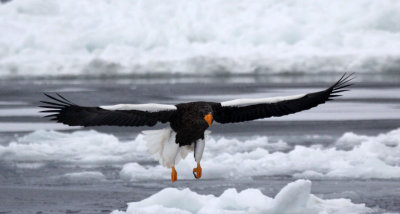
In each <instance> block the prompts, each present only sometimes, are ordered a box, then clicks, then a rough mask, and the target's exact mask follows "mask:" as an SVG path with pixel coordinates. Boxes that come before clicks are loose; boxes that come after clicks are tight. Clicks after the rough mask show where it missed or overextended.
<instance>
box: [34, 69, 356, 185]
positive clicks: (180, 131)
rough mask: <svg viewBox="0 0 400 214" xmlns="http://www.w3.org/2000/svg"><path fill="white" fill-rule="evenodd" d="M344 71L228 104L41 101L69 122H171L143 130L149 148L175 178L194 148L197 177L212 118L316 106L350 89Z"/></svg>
mask: <svg viewBox="0 0 400 214" xmlns="http://www.w3.org/2000/svg"><path fill="white" fill-rule="evenodd" d="M351 76H352V75H351V74H350V75H346V74H344V75H343V76H342V77H341V78H340V79H339V80H338V81H337V82H336V83H335V84H333V85H332V86H331V87H329V88H327V89H325V90H323V91H318V92H314V93H309V94H299V95H294V96H284V97H270V98H258V99H236V100H231V101H226V102H221V103H217V102H204V101H199V102H190V103H180V104H177V105H163V104H153V103H150V104H118V105H111V106H98V107H85V106H79V105H76V104H74V103H72V102H70V101H69V100H67V99H66V98H64V97H63V96H61V95H59V94H57V95H58V97H56V96H51V95H48V94H45V95H46V96H47V97H48V98H50V99H51V101H41V102H42V103H44V104H45V105H44V106H40V107H43V108H46V110H43V111H42V112H45V113H50V114H49V115H47V116H45V117H50V118H52V120H55V121H57V122H60V123H63V124H67V125H70V126H85V127H86V126H103V125H108V126H154V125H155V124H156V123H158V122H161V123H169V124H170V127H169V128H166V129H162V130H155V131H154V130H153V131H145V132H144V134H145V138H147V141H148V147H149V151H150V152H151V153H153V154H154V155H155V156H156V158H157V159H158V160H159V161H160V163H161V164H162V165H164V166H166V167H169V168H171V170H172V171H171V181H172V182H175V181H176V180H177V177H178V176H177V172H176V170H175V167H174V166H175V164H176V163H177V161H179V160H180V158H184V157H186V155H187V152H188V151H189V150H194V158H195V160H196V162H197V167H196V168H194V169H193V175H194V177H195V178H197V179H199V178H200V177H201V173H202V169H201V166H200V160H201V158H202V155H203V151H204V146H205V142H204V134H205V132H206V129H207V128H208V127H209V126H211V124H212V123H213V121H216V122H218V123H237V122H244V121H250V120H255V119H260V118H267V117H280V116H283V115H288V114H293V113H296V112H299V111H303V110H307V109H310V108H313V107H315V106H317V105H319V104H322V103H325V102H326V101H329V100H333V99H334V98H335V97H338V96H340V95H339V94H338V93H340V92H344V91H347V90H346V89H345V88H346V87H348V86H350V85H351V84H350V81H351V80H352V78H351Z"/></svg>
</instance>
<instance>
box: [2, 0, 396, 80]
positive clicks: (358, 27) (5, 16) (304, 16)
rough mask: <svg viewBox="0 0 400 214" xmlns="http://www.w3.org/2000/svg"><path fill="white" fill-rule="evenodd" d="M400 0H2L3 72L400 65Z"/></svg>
mask: <svg viewBox="0 0 400 214" xmlns="http://www.w3.org/2000/svg"><path fill="white" fill-rule="evenodd" d="M399 10H400V2H399V1H390V0H382V1H375V0H353V1H346V0H337V1H318V0H311V1H292V0H282V1H275V0H266V1H256V2H255V1H222V0H218V1H211V0H206V1H200V2H192V1H186V2H181V1H168V2H165V1H161V0H151V1H140V0H137V1H113V0H111V1H110V0H96V1H95V0H84V1H79V2H75V1H63V0H25V1H11V2H9V3H6V4H0V29H1V35H0V76H1V77H20V76H56V77H57V76H63V75H72V76H74V75H75V76H76V75H88V76H118V75H154V74H160V73H163V74H179V75H226V74H260V73H281V72H285V73H287V72H320V71H340V72H343V71H366V72H382V71H383V72H385V71H387V72H393V71H396V70H398V68H399V67H400V64H399V59H400V48H399V47H400V34H399V31H400V25H399V23H400V15H399V13H398V11H399Z"/></svg>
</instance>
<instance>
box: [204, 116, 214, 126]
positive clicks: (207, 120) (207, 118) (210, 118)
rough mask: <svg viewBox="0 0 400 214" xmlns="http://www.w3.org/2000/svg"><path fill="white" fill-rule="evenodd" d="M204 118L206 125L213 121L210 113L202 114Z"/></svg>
mask: <svg viewBox="0 0 400 214" xmlns="http://www.w3.org/2000/svg"><path fill="white" fill-rule="evenodd" d="M204 120H205V121H206V122H207V123H208V126H211V124H212V122H213V116H212V115H211V114H207V115H206V116H204Z"/></svg>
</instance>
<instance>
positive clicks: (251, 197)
mask: <svg viewBox="0 0 400 214" xmlns="http://www.w3.org/2000/svg"><path fill="white" fill-rule="evenodd" d="M370 212H372V210H371V209H369V208H367V207H366V206H365V205H364V204H353V203H352V202H351V201H350V200H349V199H331V200H323V199H321V198H318V197H316V196H314V195H313V194H311V181H308V180H297V181H295V182H292V183H289V184H288V185H286V186H285V187H283V188H282V190H281V191H280V192H279V193H278V194H277V195H276V196H275V198H270V197H268V196H265V195H263V193H262V192H261V191H260V190H258V189H246V190H243V191H241V192H237V190H236V189H227V190H225V192H224V193H222V195H220V196H219V197H217V196H214V195H200V194H197V193H196V192H192V191H191V190H190V189H183V190H178V189H175V188H166V189H163V190H161V191H160V192H158V193H156V194H154V195H152V196H150V197H149V198H146V199H144V200H142V201H139V202H132V203H128V208H127V210H126V212H123V211H114V212H112V214H130V213H146V214H150V213H174V214H178V213H179V214H189V213H197V214H202V213H204V214H205V213H216V214H218V213H235V214H240V213H253V214H255V213H271V214H273V213H279V214H285V213H307V214H313V213H370Z"/></svg>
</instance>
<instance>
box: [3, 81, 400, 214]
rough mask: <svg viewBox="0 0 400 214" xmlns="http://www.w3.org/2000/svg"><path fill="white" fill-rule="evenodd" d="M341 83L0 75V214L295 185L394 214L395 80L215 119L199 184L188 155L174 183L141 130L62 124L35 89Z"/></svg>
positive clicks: (247, 92)
mask: <svg viewBox="0 0 400 214" xmlns="http://www.w3.org/2000/svg"><path fill="white" fill-rule="evenodd" d="M338 76H339V75H320V76H314V75H298V76H284V75H283V76H271V77H244V76H243V77H232V78H228V77H213V78H206V77H204V78H177V79H163V78H161V79H154V78H151V79H130V78H127V79H97V80H89V79H86V80H73V79H71V80H68V79H64V80H60V79H59V80H40V79H36V80H1V81H0V136H1V138H0V213H110V212H111V211H113V210H118V209H119V210H124V209H126V207H127V205H126V203H128V202H133V201H140V200H143V199H145V198H147V197H149V196H151V195H153V194H155V193H156V192H158V191H160V190H162V189H164V188H166V187H176V188H185V187H188V188H190V189H191V190H192V191H195V192H197V193H201V194H214V195H217V196H218V195H220V194H221V193H223V192H224V191H225V190H226V189H227V188H236V189H237V190H238V191H239V190H244V189H248V188H257V189H260V190H261V191H262V192H263V194H265V195H268V196H270V197H274V196H275V195H276V194H277V193H278V192H279V190H281V188H282V187H284V186H285V185H286V184H287V183H289V182H292V181H294V180H296V179H299V178H307V179H310V180H311V181H312V189H311V192H312V193H313V194H314V195H316V196H318V197H319V198H323V199H331V198H348V199H351V201H352V202H353V203H357V204H360V203H364V204H366V206H368V207H370V208H373V209H374V211H375V212H385V211H386V212H399V211H400V182H399V179H400V170H399V166H400V160H399V154H400V152H399V147H400V145H399V144H400V131H398V130H397V129H398V128H399V127H400V84H399V82H400V78H399V76H398V75H394V74H392V75H375V76H374V75H359V76H357V79H356V80H355V82H356V85H355V86H354V87H352V90H351V91H350V92H345V93H343V95H344V97H342V98H340V99H339V100H337V101H336V102H330V103H328V104H325V105H322V106H319V107H317V108H314V109H312V110H308V111H306V112H302V113H299V114H295V115H291V116H287V117H282V118H273V119H264V120H258V121H253V122H248V123H240V124H228V125H220V124H213V126H212V127H211V128H210V130H211V131H212V134H211V136H210V138H209V141H208V142H209V143H208V144H206V153H205V156H204V158H203V162H204V165H203V175H204V178H202V179H200V180H195V179H194V178H193V177H192V175H191V168H190V167H193V166H194V165H193V166H192V165H191V164H192V162H193V160H189V159H193V158H192V156H190V155H189V156H188V157H187V158H186V159H187V160H185V161H183V162H181V164H180V166H178V179H179V180H178V182H176V183H173V184H172V183H171V182H170V181H169V171H168V170H165V169H162V168H160V167H158V165H157V162H155V161H153V159H152V158H151V157H149V155H148V154H147V151H146V148H145V144H144V143H143V140H142V138H141V136H140V135H139V136H138V134H139V133H140V131H141V130H145V129H149V128H126V127H123V128H121V127H95V128H71V127H67V126H63V125H59V124H54V123H52V122H50V121H48V120H46V119H44V118H41V115H40V114H39V113H38V109H37V107H36V106H37V105H39V102H38V101H39V100H43V99H45V97H44V96H43V95H42V94H41V93H42V92H60V93H62V94H63V95H64V96H65V97H67V98H69V99H70V100H72V101H73V102H75V103H77V104H81V105H108V104H115V103H148V102H155V103H180V102H189V101H196V100H207V101H225V100H230V99H236V98H241V97H243V98H248V97H263V96H279V95H291V94H300V93H305V92H313V91H316V90H320V89H323V88H326V87H328V86H329V85H330V84H331V83H333V82H334V81H335V80H336V79H337V78H338ZM162 127H164V126H163V125H158V126H156V127H153V128H151V129H158V128H162ZM44 129H47V130H55V131H44ZM190 161H192V162H190Z"/></svg>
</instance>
